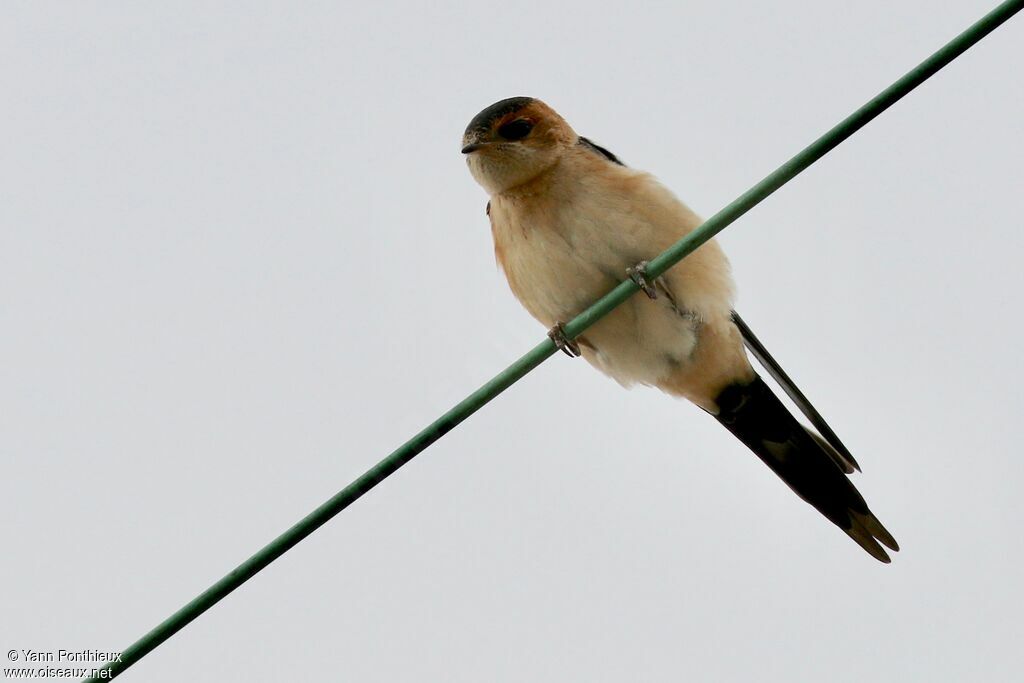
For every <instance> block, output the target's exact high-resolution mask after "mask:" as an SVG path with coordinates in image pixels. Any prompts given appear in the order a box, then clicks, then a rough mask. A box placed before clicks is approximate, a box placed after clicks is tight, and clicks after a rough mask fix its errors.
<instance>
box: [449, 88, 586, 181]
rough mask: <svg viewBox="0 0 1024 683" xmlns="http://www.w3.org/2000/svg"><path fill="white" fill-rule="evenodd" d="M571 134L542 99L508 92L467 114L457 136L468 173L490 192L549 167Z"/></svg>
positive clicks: (572, 140)
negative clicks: (466, 122) (504, 97)
mask: <svg viewBox="0 0 1024 683" xmlns="http://www.w3.org/2000/svg"><path fill="white" fill-rule="evenodd" d="M576 139H577V135H576V133H575V131H573V129H572V128H571V127H570V126H569V124H568V123H566V122H565V119H563V118H562V117H561V116H559V115H558V112H556V111H555V110H554V109H552V108H551V107H549V106H548V105H546V104H544V103H543V102H541V101H540V100H536V99H534V98H532V97H510V98H509V99H507V100H501V101H500V102H495V103H494V104H492V105H491V106H489V107H487V108H486V109H484V110H483V111H481V112H480V113H479V114H477V115H476V116H474V117H473V120H472V121H470V122H469V125H468V126H466V132H465V134H463V136H462V153H463V154H465V155H466V163H467V164H469V170H470V173H472V174H473V177H474V178H475V179H476V181H477V182H478V183H480V184H481V185H482V186H483V188H484V189H485V190H487V192H488V193H489V194H492V195H493V194H498V193H500V192H504V191H506V190H509V189H512V188H514V187H517V186H519V185H522V184H524V183H527V182H529V181H531V180H533V179H534V178H536V177H537V176H539V175H540V174H542V173H544V172H545V171H547V170H548V169H550V168H552V167H553V166H554V165H555V164H557V163H558V161H559V159H560V158H561V156H562V154H563V153H564V152H565V150H566V149H568V148H570V146H571V145H572V144H573V143H575V141H576Z"/></svg>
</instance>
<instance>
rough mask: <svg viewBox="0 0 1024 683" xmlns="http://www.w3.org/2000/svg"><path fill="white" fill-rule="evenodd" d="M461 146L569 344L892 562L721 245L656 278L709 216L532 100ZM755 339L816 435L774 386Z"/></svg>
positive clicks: (473, 124)
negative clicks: (740, 299) (614, 294)
mask: <svg viewBox="0 0 1024 683" xmlns="http://www.w3.org/2000/svg"><path fill="white" fill-rule="evenodd" d="M462 153H463V155H465V159H466V163H467V165H468V167H469V171H470V174H471V175H472V176H473V178H474V179H475V180H476V182H477V183H479V185H480V186H482V187H483V189H484V190H485V191H486V192H487V194H488V195H489V201H488V203H487V209H486V213H487V216H488V217H489V220H490V224H491V233H492V236H493V240H494V254H495V258H496V260H497V262H498V265H499V266H500V268H501V270H502V271H503V272H504V274H505V277H506V279H507V280H508V284H509V287H510V289H511V290H512V293H513V294H514V295H515V297H516V298H517V299H518V300H519V302H520V303H521V304H522V305H523V307H524V308H525V309H526V310H527V312H528V313H530V315H532V316H533V317H534V318H536V319H537V320H538V321H539V322H540V323H541V324H543V325H544V326H545V327H547V328H549V331H548V335H549V336H550V337H551V339H552V341H553V342H554V343H555V345H556V346H557V347H558V348H559V349H561V350H562V351H564V352H565V353H566V354H568V355H570V356H582V357H583V359H584V360H586V361H587V362H588V363H589V364H590V365H592V366H594V367H595V368H597V369H598V370H600V371H601V372H603V373H604V374H606V375H608V376H610V377H611V378H612V379H614V380H616V381H617V382H618V383H620V384H622V385H623V386H626V387H629V386H632V385H636V384H640V385H648V386H652V387H657V388H658V389H660V390H662V391H663V392H665V393H667V394H669V395H672V396H676V397H682V398H685V399H688V400H689V401H691V402H692V403H694V404H696V405H697V406H698V407H700V408H701V409H703V410H704V411H705V412H707V413H709V414H711V415H712V416H713V417H714V418H715V419H716V420H718V422H719V423H721V424H722V425H723V426H724V427H725V428H726V429H727V430H728V431H729V432H731V433H732V434H733V435H735V436H736V437H737V438H738V439H739V440H740V441H741V442H742V443H743V444H745V445H746V446H747V448H749V449H750V450H751V451H753V453H754V454H755V455H757V456H758V457H759V458H760V459H761V460H762V461H763V462H764V463H765V464H766V465H767V466H768V467H769V468H770V469H771V470H772V471H773V472H774V473H775V474H776V475H778V476H779V478H781V479H782V480H783V481H784V482H785V483H786V484H788V485H789V487H790V488H791V489H792V490H793V491H794V492H795V493H796V494H797V495H798V496H799V497H800V498H802V499H803V500H804V501H806V502H807V503H809V504H810V505H811V506H813V507H814V508H815V509H817V510H818V511H819V512H820V513H821V514H822V515H824V516H825V517H826V518H827V519H828V520H829V521H831V522H832V523H833V524H835V525H836V526H837V527H839V528H840V529H842V530H843V531H844V532H845V533H846V534H847V535H848V536H849V537H850V538H851V539H853V541H854V542H856V543H857V544H858V545H859V546H860V547H861V548H863V549H864V550H865V551H866V552H867V553H868V554H869V555H871V556H872V557H874V558H875V559H877V560H879V561H881V562H886V563H888V562H890V557H889V554H888V553H887V552H886V550H885V548H888V549H889V550H892V551H898V550H899V545H898V544H897V542H896V539H895V538H893V536H892V534H890V533H889V532H888V531H887V530H886V528H885V527H884V526H883V525H882V523H881V522H880V521H879V520H878V518H877V517H876V516H875V515H874V514H873V513H872V512H871V510H869V509H868V506H867V503H866V502H865V500H864V498H863V496H862V495H861V494H860V492H859V491H858V490H857V489H856V488H855V487H854V485H853V483H852V482H851V481H850V479H849V477H848V476H847V475H849V474H851V473H852V472H853V471H854V469H857V470H859V469H860V467H859V465H858V463H857V461H856V460H855V459H854V458H853V456H852V455H851V454H850V452H849V450H848V449H847V448H846V447H845V446H844V445H843V444H842V442H840V441H839V439H838V437H836V436H835V434H834V432H832V430H831V429H829V428H828V426H827V424H826V423H824V420H822V419H821V418H820V415H819V414H818V413H817V411H815V410H814V409H813V406H811V405H810V402H809V401H807V400H806V397H804V396H803V394H802V393H801V392H800V391H799V389H797V388H796V387H795V385H794V384H793V383H792V380H790V379H789V377H788V375H786V374H785V372H784V371H782V369H781V367H780V366H779V365H778V364H777V363H776V362H775V360H774V359H773V358H772V357H771V355H770V354H769V353H768V352H767V350H766V349H765V348H764V346H763V345H762V344H761V343H760V342H759V340H757V338H756V337H755V336H754V335H753V332H752V331H751V330H750V328H749V327H748V326H747V325H746V324H745V322H744V321H743V320H742V318H740V317H739V315H738V314H737V313H736V312H735V311H734V308H733V300H734V292H735V287H734V284H733V280H732V275H731V271H730V265H729V262H728V260H727V258H726V256H725V253H724V252H723V250H722V248H721V246H720V245H719V244H718V243H717V242H716V241H715V240H710V241H708V242H706V243H704V244H703V245H702V246H700V247H699V248H698V249H696V250H695V251H694V252H693V253H692V254H690V255H689V256H688V257H687V258H685V259H683V260H682V261H680V262H679V263H678V264H676V265H675V266H673V267H672V268H670V269H668V270H667V271H666V272H665V273H664V274H662V275H661V276H660V277H657V278H654V279H652V278H650V277H648V275H647V273H646V265H647V261H648V260H649V259H651V258H653V257H654V256H657V255H658V254H660V253H661V252H662V251H664V250H665V249H667V248H668V247H669V246H671V245H672V244H674V243H675V242H676V241H678V240H679V239H681V238H682V237H684V236H685V235H686V234H688V233H689V232H691V231H693V230H694V229H695V228H697V227H698V226H699V225H700V224H701V223H702V222H703V221H702V219H701V218H700V217H699V216H698V215H697V214H696V213H694V212H693V211H692V210H691V209H690V208H689V207H688V206H687V205H686V204H684V203H683V202H682V201H680V200H679V199H678V198H677V197H676V196H675V195H674V194H673V193H672V192H671V191H670V190H669V189H668V188H666V187H665V186H664V185H662V184H661V183H660V182H659V181H658V180H656V179H655V178H654V177H653V176H652V175H650V174H649V173H646V172H643V171H640V170H636V169H633V168H630V167H628V166H626V165H625V164H624V163H623V162H622V161H621V160H620V159H619V158H618V157H617V156H616V155H615V154H613V153H612V152H610V151H609V150H607V149H606V148H604V147H602V146H600V145H598V144H596V143H594V142H592V141H591V140H589V139H588V138H586V137H582V136H580V135H578V134H577V133H576V131H575V130H573V128H572V127H571V126H570V125H569V124H568V122H566V120H565V119H563V118H562V116H560V115H559V114H558V113H557V112H556V111H555V110H554V109H552V108H551V107H550V106H549V105H547V104H546V103H544V102H543V101H541V100H539V99H536V98H533V97H511V98H508V99H503V100H501V101H499V102H495V103H494V104H492V105H490V106H488V107H486V108H485V109H483V110H482V111H480V112H479V113H478V114H477V115H476V116H474V117H473V118H472V119H471V120H470V122H469V125H468V126H467V127H466V129H465V132H464V134H463V137H462ZM627 277H628V278H630V279H632V280H633V281H634V282H636V283H637V285H638V287H639V288H640V290H642V293H641V292H637V293H636V294H634V295H633V296H632V297H630V298H629V299H628V300H627V301H626V302H624V303H623V304H622V305H620V306H619V307H617V308H616V309H614V310H613V311H611V312H610V313H609V314H608V315H607V316H605V317H604V318H602V319H600V320H598V321H597V322H595V323H594V324H593V325H592V326H591V327H589V328H588V329H587V330H585V331H584V333H583V334H581V335H579V336H577V337H576V338H575V339H571V338H569V337H568V336H567V335H566V334H565V329H564V323H565V322H566V321H569V320H571V319H573V318H574V317H575V316H576V315H578V314H579V313H580V312H582V311H583V310H584V309H585V308H587V307H588V306H589V305H590V304H592V303H593V302H594V301H595V300H597V299H598V298H599V297H600V296H602V295H604V294H606V293H607V292H609V291H610V290H611V289H612V288H614V287H615V286H616V285H618V284H619V283H620V282H621V281H623V280H624V279H626V278H627ZM748 347H749V348H750V350H751V352H752V353H753V355H754V356H755V358H756V359H758V360H759V361H760V362H761V363H762V364H763V365H764V366H765V367H766V369H767V370H768V372H769V373H770V374H771V375H772V376H773V377H775V379H776V380H778V381H779V383H780V384H781V385H782V387H783V389H784V390H785V391H786V392H787V393H788V394H789V395H790V396H791V397H792V398H794V400H795V401H796V402H797V404H798V407H799V408H800V409H801V410H802V411H803V412H804V413H805V415H807V416H808V417H809V418H810V419H811V421H812V423H813V424H814V425H815V426H816V427H817V428H818V432H815V431H814V430H812V429H811V428H808V427H805V426H804V425H803V424H802V423H801V422H800V421H799V420H798V419H797V418H796V417H795V416H794V415H793V414H792V413H791V412H790V411H789V409H788V408H786V406H785V405H784V404H783V403H782V401H781V400H780V399H779V398H778V397H777V396H776V395H775V394H774V393H773V392H772V390H771V389H770V388H769V386H768V385H767V384H766V383H765V382H764V380H763V379H762V378H761V377H760V375H758V373H757V372H756V371H755V369H754V367H753V365H752V364H751V362H750V359H749V357H748V355H747V352H746V350H745V349H746V348H748ZM819 432H820V433H819ZM883 546H884V548H883Z"/></svg>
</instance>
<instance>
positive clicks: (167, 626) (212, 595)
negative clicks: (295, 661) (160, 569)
mask: <svg viewBox="0 0 1024 683" xmlns="http://www.w3.org/2000/svg"><path fill="white" fill-rule="evenodd" d="M1022 8H1024V0H1007V2H1004V3H1002V4H1001V5H999V6H998V7H996V8H995V9H994V10H992V11H991V12H990V13H989V14H987V15H985V16H984V17H983V18H982V19H981V20H980V21H978V22H977V23H975V24H974V25H973V26H971V27H970V28H968V29H967V30H966V31H964V32H963V33H961V34H960V35H958V36H957V37H956V38H954V39H953V40H951V41H950V42H949V43H947V44H946V45H945V46H943V47H942V48H941V49H940V50H938V51H937V52H936V53H935V54H933V55H932V56H930V57H928V59H926V60H924V61H923V62H921V63H920V64H919V65H918V66H916V67H915V68H914V69H912V70H911V71H910V72H908V73H907V74H906V75H904V76H903V77H902V78H900V79H899V80H898V81H896V82H895V83H893V84H892V85H890V86H889V87H888V88H886V89H885V90H883V91H882V92H881V93H879V94H878V95H877V96H876V97H874V98H873V99H871V100H870V101H869V102H868V103H867V104H865V105H864V106H863V107H861V108H860V109H858V110H857V111H855V112H854V113H853V114H851V115H850V116H848V117H847V118H845V119H844V120H843V121H842V122H840V123H839V124H838V125H837V126H835V127H834V128H832V129H831V130H829V131H828V132H827V133H825V134H824V135H822V136H821V137H820V138H818V139H817V140H815V141H814V142H812V143H811V144H810V145H809V146H808V147H806V148H805V149H804V150H803V151H801V152H800V153H799V154H797V155H796V156H794V157H793V158H792V159H790V160H789V161H787V162H786V163H784V164H783V165H782V166H780V167H779V168H777V169H776V170H775V171H773V172H772V173H771V174H769V175H768V176H767V177H766V178H765V179H764V180H762V181H761V182H759V183H757V184H756V185H754V187H752V188H750V189H749V190H747V191H746V192H745V193H743V194H742V195H741V196H740V197H739V198H738V199H736V200H735V201H733V202H732V203H731V204H729V205H728V206H726V207H725V208H724V209H722V210H721V211H719V212H718V213H716V214H715V215H714V216H712V217H711V218H709V219H708V220H707V221H706V222H705V223H704V224H702V225H701V226H700V227H699V228H697V229H696V230H694V231H693V232H691V233H690V234H689V235H687V236H686V237H684V238H683V239H681V240H679V241H678V242H676V243H675V244H674V245H672V247H670V248H669V249H668V250H666V251H665V252H664V253H662V254H661V255H660V256H658V257H657V258H655V259H653V260H652V261H651V262H650V263H649V264H648V265H647V274H648V275H649V276H650V277H651V278H655V277H658V276H659V275H661V274H662V273H664V272H665V271H666V270H668V269H669V268H671V267H672V266H674V265H675V264H676V263H678V262H679V261H680V260H681V259H682V258H683V257H685V256H687V255H688V254H691V253H693V251H694V250H695V249H697V247H699V246H700V245H702V244H704V243H705V242H707V241H708V240H709V239H711V238H712V237H714V236H715V235H717V234H718V233H719V232H721V231H722V230H723V229H725V227H726V226H728V225H729V224H730V223H732V222H733V221H735V220H736V219H737V218H739V217H740V216H742V215H743V214H745V213H746V212H747V211H749V210H750V209H752V208H753V207H754V206H756V205H757V204H758V203H759V202H761V200H763V199H764V198H765V197H767V196H768V195H770V194H772V193H773V192H775V190H777V189H779V188H780V187H782V186H783V185H785V184H786V183H787V182H789V181H790V180H791V179H792V178H793V177H794V176H796V175H797V174H798V173H800V172H801V171H803V170H804V169H805V168H807V167H808V166H810V165H811V164H813V163H814V162H815V161H817V160H818V159H820V158H821V157H823V156H825V154H827V153H828V152H829V151H831V150H832V149H834V148H835V147H836V146H838V145H839V144H840V143H841V142H843V140H846V139H847V138H848V137H850V136H851V135H853V134H854V133H855V132H857V131H858V130H860V129H861V128H862V127H863V126H864V125H866V124H867V123H868V122H869V121H871V120H872V119H873V118H875V117H876V116H878V115H879V114H881V113H882V112H883V111H885V110H886V109H888V108H889V107H890V106H892V105H893V104H895V103H896V102H897V101H898V100H899V99H900V98H902V97H903V96H904V95H906V94H907V93H909V92H910V91H911V90H913V89H914V88H916V87H917V86H919V85H920V84H921V83H923V82H924V81H925V80H927V79H928V78H929V77H930V76H932V75H933V74H935V73H936V72H937V71H939V69H941V68H942V67H944V66H946V65H947V64H949V63H950V62H951V61H953V60H954V59H955V58H956V57H958V56H959V55H961V54H963V53H964V52H965V51H966V50H967V49H968V48H970V47H971V46H972V45H974V44H975V43H977V42H978V41H979V40H981V39H982V38H984V37H985V36H986V35H988V34H989V33H991V32H992V31H993V30H995V28H996V27H998V26H999V25H1000V24H1002V23H1003V22H1005V21H1006V20H1007V19H1009V18H1010V17H1012V16H1013V15H1014V14H1016V13H1017V12H1019V11H1020V10H1021V9H1022ZM637 291H638V287H637V285H636V284H635V283H633V281H632V280H625V281H623V282H621V283H620V284H619V285H618V286H617V287H615V289H613V290H612V291H610V292H609V293H608V294H606V295H605V296H603V297H602V298H601V299H599V300H598V301H597V302H596V303H594V304H593V305H592V306H590V307H589V308H588V309H587V310H585V311H583V313H581V314H580V315H578V316H576V317H575V318H574V319H573V320H572V321H570V322H569V323H568V324H566V325H565V333H566V335H567V336H569V337H576V336H578V335H579V334H581V333H582V332H583V331H584V330H586V329H587V328H588V327H590V326H591V325H593V324H594V323H595V322H597V321H598V320H600V319H601V318H602V317H604V316H605V315H607V314H608V313H609V312H610V311H611V310H612V309H613V308H615V307H616V306H618V305H619V304H621V303H622V302H623V301H625V300H626V299H628V298H629V297H630V296H632V295H633V294H635V293H636V292H637ZM556 351H557V348H556V347H555V345H554V343H553V342H552V341H551V340H550V339H545V340H544V341H543V342H541V343H540V344H538V345H537V346H535V347H533V349H531V350H530V351H529V352H528V353H526V355H524V356H522V357H521V358H520V359H519V360H517V361H515V362H514V363H512V365H510V366H508V367H507V368H506V369H505V370H503V371H502V372H501V373H500V374H498V375H497V376H496V377H494V379H492V380H491V381H489V382H487V383H486V384H484V385H483V386H482V387H480V388H479V389H477V390H476V391H474V392H473V393H472V394H470V395H469V396H467V397H466V398H465V399H463V400H462V401H461V402H459V403H458V405H456V406H455V407H454V408H452V409H451V410H449V411H448V412H447V413H445V414H444V415H442V416H441V417H439V418H438V419H437V420H435V421H434V422H433V423H431V424H430V426H428V427H427V428H426V429H424V430H423V431H421V432H420V433H419V434H417V435H416V436H414V437H412V438H411V439H409V441H407V442H406V443H405V444H403V445H402V446H401V447H400V448H399V449H398V450H396V451H395V452H393V453H392V454H391V455H389V456H387V457H386V458H384V459H383V460H381V461H380V462H379V463H377V464H376V465H374V466H373V467H372V468H370V469H369V470H368V471H367V472H366V473H365V474H363V475H362V476H361V477H359V478H358V479H356V480H355V481H354V482H352V483H351V484H349V485H348V486H346V487H345V488H344V489H342V490H341V491H340V492H339V493H337V494H336V495H335V496H333V497H332V498H331V499H330V500H328V501H327V502H326V503H324V504H323V505H321V506H320V507H318V508H317V509H316V510H313V512H311V513H310V514H309V515H307V516H306V517H304V518H303V519H301V520H299V522H298V523H296V524H295V525H294V526H293V527H291V528H290V529H288V530H287V531H285V532H284V533H283V534H281V535H280V536H278V537H277V538H275V539H274V540H273V541H271V542H270V543H268V544H267V545H266V546H265V547H263V548H262V549H260V550H259V552H257V553H256V554H255V555H253V556H252V557H250V558H249V559H248V560H246V561H245V562H243V563H242V564H240V565H238V566H237V567H236V568H235V569H234V570H232V571H231V572H230V573H229V574H228V575H227V576H225V577H223V578H222V579H221V580H219V581H218V582H217V583H215V584H213V585H212V586H210V587H209V588H208V589H206V590H205V591H203V592H202V593H200V594H199V595H198V596H197V597H196V598H195V599H194V600H192V601H191V602H189V603H188V604H187V605H185V606H184V607H182V608H181V609H179V610H178V611H177V612H175V613H174V614H172V615H171V616H170V617H168V618H167V619H166V620H164V621H163V622H162V623H160V624H159V625H157V626H156V627H155V628H154V629H153V630H152V631H150V632H149V633H147V634H146V635H144V636H142V637H141V638H139V640H137V641H136V642H135V643H133V644H132V645H131V646H129V647H128V649H126V650H125V651H124V652H122V653H121V659H120V661H117V662H108V663H107V664H106V665H105V666H104V669H106V670H109V672H110V673H109V674H107V676H106V678H100V677H99V676H94V677H92V678H88V679H86V681H101V680H110V679H111V678H113V677H114V676H117V675H119V674H121V673H122V672H123V671H124V670H125V669H127V668H128V667H129V666H131V665H132V664H134V663H135V662H137V661H139V660H140V659H142V658H143V657H144V656H146V654H147V653H149V652H150V651H152V650H153V649H154V648H156V647H157V646H158V645H160V644H161V643H163V642H164V641H165V640H167V639H168V638H170V637H171V636H172V635H174V634H175V633H177V632H178V631H180V630H181V629H182V628H184V627H185V626H186V625H187V624H188V623H189V622H191V621H192V620H193V619H195V618H196V617H198V616H199V615H200V614H202V613H203V612H205V611H206V610H208V609H210V608H211V607H213V606H214V605H215V604H217V602H218V601H220V600H221V599H222V598H223V597H225V596H226V595H228V594H229V593H231V592H232V591H233V590H235V589H236V588H238V587H239V586H241V585H242V584H243V583H245V582H246V581H248V580H249V579H251V578H252V577H253V576H255V575H256V573H257V572H259V571H260V570H261V569H263V568H264V567H266V566H267V565H268V564H270V563H271V562H273V561H274V560H276V559H277V558H278V557H280V556H281V555H283V554H284V553H285V552H287V551H288V549H289V548H291V547H292V546H294V545H295V544H296V543H298V542H299V541H301V540H302V539H304V538H306V537H307V536H309V535H310V534H311V533H313V532H314V531H316V530H317V529H318V528H319V527H320V526H321V525H323V524H325V523H326V522H327V521H328V520H330V519H331V518H332V517H334V516H335V515H336V514H338V513H339V512H341V511H342V510H344V509H345V508H347V507H348V506H349V505H351V504H352V503H353V502H355V501H356V500H358V499H359V498H360V496H362V495H363V494H364V493H366V492H367V491H369V490H370V489H372V488H373V487H374V486H376V485H377V484H379V483H380V482H381V481H383V480H384V479H386V478H387V477H388V476H390V475H391V474H393V473H394V472H395V471H396V470H397V469H398V468H399V467H401V466H402V465H404V464H405V463H407V462H409V461H410V460H412V458H413V457H415V456H416V455H417V454H418V453H420V452H422V451H423V450H425V449H426V448H427V447H428V446H430V445H431V444H432V443H434V442H435V441H437V440H438V439H440V438H441V437H442V436H444V435H445V434H446V433H448V432H449V431H451V430H452V429H454V428H455V427H456V426H457V425H458V424H459V423H460V422H462V421H463V420H465V419H466V418H468V417H469V416H470V415H472V414H473V413H475V412H476V411H477V410H479V409H480V408H482V407H483V406H484V405H485V404H486V403H487V402H489V401H490V400H491V399H493V398H494V397H495V396H497V395H498V394H500V393H501V392H503V391H504V390H505V389H507V388H509V387H510V386H512V385H513V384H515V383H516V382H517V381H519V380H520V379H521V378H522V377H523V376H524V375H526V374H527V373H528V372H530V371H531V370H533V369H534V368H536V367H537V366H538V365H540V364H541V363H543V362H544V361H545V360H547V359H548V358H549V357H551V355H552V354H554V353H555V352H556ZM104 669H101V670H100V672H101V673H102V672H103V671H104Z"/></svg>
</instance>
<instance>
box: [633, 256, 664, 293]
mask: <svg viewBox="0 0 1024 683" xmlns="http://www.w3.org/2000/svg"><path fill="white" fill-rule="evenodd" d="M626 274H627V275H629V279H630V280H632V281H633V282H635V283H636V286H637V287H639V288H640V289H641V291H643V293H644V294H646V295H647V296H648V298H651V299H657V298H658V291H657V290H656V289H655V288H654V286H653V284H652V283H651V282H648V280H647V261H641V262H640V263H638V264H636V265H635V266H632V267H630V268H626Z"/></svg>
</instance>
